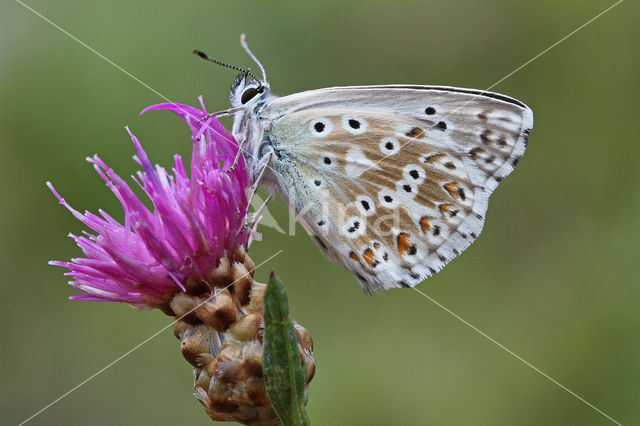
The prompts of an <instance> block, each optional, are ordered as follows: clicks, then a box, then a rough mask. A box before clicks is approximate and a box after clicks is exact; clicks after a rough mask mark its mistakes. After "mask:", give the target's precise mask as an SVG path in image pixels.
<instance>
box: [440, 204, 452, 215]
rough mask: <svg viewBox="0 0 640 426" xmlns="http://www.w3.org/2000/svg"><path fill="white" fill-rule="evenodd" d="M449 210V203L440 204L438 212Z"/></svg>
mask: <svg viewBox="0 0 640 426" xmlns="http://www.w3.org/2000/svg"><path fill="white" fill-rule="evenodd" d="M449 210H451V204H440V213H444V212H448V211H449Z"/></svg>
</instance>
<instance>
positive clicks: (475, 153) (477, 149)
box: [469, 147, 484, 160]
mask: <svg viewBox="0 0 640 426" xmlns="http://www.w3.org/2000/svg"><path fill="white" fill-rule="evenodd" d="M482 151H484V149H482V148H480V147H475V148H473V149H472V150H471V151H469V155H471V158H473V159H474V160H475V159H476V158H478V153H480V152H482Z"/></svg>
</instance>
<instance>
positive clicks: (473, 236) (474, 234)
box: [469, 232, 478, 238]
mask: <svg viewBox="0 0 640 426" xmlns="http://www.w3.org/2000/svg"><path fill="white" fill-rule="evenodd" d="M469 235H471V238H478V236H477V235H476V233H475V232H472V233H470V234H469Z"/></svg>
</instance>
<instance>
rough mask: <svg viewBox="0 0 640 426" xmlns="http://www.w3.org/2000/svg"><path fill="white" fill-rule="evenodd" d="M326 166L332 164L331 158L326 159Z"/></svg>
mask: <svg viewBox="0 0 640 426" xmlns="http://www.w3.org/2000/svg"><path fill="white" fill-rule="evenodd" d="M323 161H324V164H326V165H327V166H328V165H330V164H331V158H329V157H324V160H323Z"/></svg>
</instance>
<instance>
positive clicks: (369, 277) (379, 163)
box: [261, 86, 533, 292]
mask: <svg viewBox="0 0 640 426" xmlns="http://www.w3.org/2000/svg"><path fill="white" fill-rule="evenodd" d="M261 118H262V119H263V120H264V121H265V122H268V123H269V125H268V126H267V128H266V130H265V134H266V137H267V138H268V139H270V140H271V143H272V144H273V148H274V151H275V154H276V158H275V159H274V161H273V163H272V166H273V170H274V174H275V179H274V180H275V181H277V184H278V188H279V191H280V193H281V194H282V195H283V197H284V198H285V199H286V200H287V202H288V203H289V205H290V207H291V208H292V210H293V212H294V213H295V214H296V217H297V218H298V219H299V220H300V222H301V223H302V225H303V226H304V228H305V229H306V230H307V232H309V234H310V235H312V236H313V237H314V238H315V240H316V242H317V243H318V245H319V246H320V248H321V250H322V251H323V252H324V253H325V254H326V255H327V256H328V257H329V258H330V259H332V260H333V261H335V262H336V263H339V264H341V265H343V266H345V267H346V268H348V269H349V270H350V271H351V272H353V273H354V275H355V276H356V278H357V279H358V281H359V282H360V285H361V287H362V288H363V289H364V290H365V291H367V292H373V291H378V290H382V289H386V288H392V287H409V286H414V285H416V284H418V283H419V282H420V281H422V280H423V279H424V278H425V277H428V276H430V275H433V274H435V273H436V272H438V271H439V270H440V269H441V268H442V267H444V265H446V264H447V263H448V262H449V261H451V260H452V259H453V258H455V257H456V256H457V255H459V254H460V253H461V252H462V251H463V250H464V249H466V248H467V247H468V246H469V245H470V244H471V243H472V242H473V241H474V240H475V239H476V238H477V236H478V235H479V234H480V232H481V230H482V227H483V224H484V218H485V214H486V210H487V203H488V199H489V195H490V194H491V192H492V191H493V190H494V189H495V188H496V186H497V185H498V183H499V182H500V181H501V180H502V179H503V178H504V177H505V176H507V175H508V174H509V173H511V171H512V170H513V169H514V168H515V166H516V165H517V163H518V161H519V160H520V158H521V157H522V155H523V153H524V150H525V148H526V143H527V137H528V133H529V131H530V129H531V127H532V126H533V114H532V112H531V110H530V109H529V108H528V107H527V106H526V105H524V104H523V103H521V102H519V101H517V100H515V99H512V98H509V97H506V96H503V95H499V94H494V93H487V92H480V91H473V90H466V89H458V88H451V87H439V86H369V87H366V86H363V87H342V88H340V87H338V88H328V89H320V90H313V91H308V92H302V93H298V94H294V95H291V96H285V97H282V98H277V99H275V100H274V101H272V102H270V103H268V104H267V105H266V106H265V108H264V109H263V110H262V111H261Z"/></svg>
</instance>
